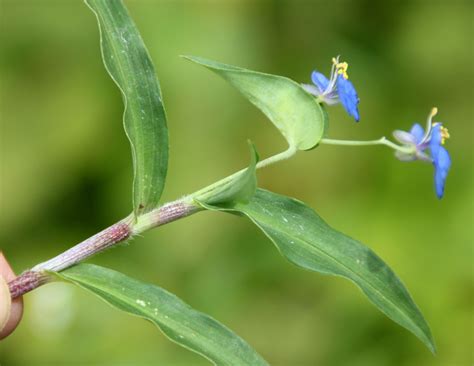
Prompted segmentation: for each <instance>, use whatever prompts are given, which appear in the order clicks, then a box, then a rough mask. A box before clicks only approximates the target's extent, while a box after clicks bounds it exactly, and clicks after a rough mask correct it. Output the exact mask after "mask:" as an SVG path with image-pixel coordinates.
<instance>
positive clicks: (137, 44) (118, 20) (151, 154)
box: [85, 0, 168, 214]
mask: <svg viewBox="0 0 474 366" xmlns="http://www.w3.org/2000/svg"><path fill="white" fill-rule="evenodd" d="M85 2H86V4H87V5H88V6H89V7H90V8H91V9H92V11H93V12H94V13H95V15H96V16H97V20H98V23H99V30H100V44H101V50H102V58H103V61H104V64H105V68H106V69H107V71H108V73H109V74H110V76H111V77H112V79H113V80H114V81H115V83H116V84H117V86H118V87H119V89H120V91H121V92H122V96H123V100H124V104H125V111H124V115H123V123H124V127H125V132H126V134H127V136H128V139H129V140H130V144H131V147H132V157H133V169H134V180H133V206H134V211H135V213H136V214H140V213H143V212H147V211H149V210H151V209H153V208H155V207H156V206H157V205H158V201H159V199H160V197H161V193H162V191H163V187H164V183H165V178H166V172H167V168H168V130H167V127H166V115H165V110H164V107H163V101H162V97H161V91H160V85H159V82H158V79H157V77H156V75H155V69H154V67H153V63H152V61H151V58H150V56H149V54H148V51H147V49H146V47H145V44H144V43H143V40H142V38H141V36H140V33H139V32H138V29H137V27H136V26H135V24H134V23H133V20H132V18H131V17H130V15H129V14H128V11H127V9H126V8H125V6H124V4H123V3H122V1H121V0H86V1H85Z"/></svg>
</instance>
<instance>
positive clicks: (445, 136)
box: [439, 127, 450, 145]
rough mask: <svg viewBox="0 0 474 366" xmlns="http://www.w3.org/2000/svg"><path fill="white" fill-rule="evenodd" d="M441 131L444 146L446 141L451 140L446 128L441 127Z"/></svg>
mask: <svg viewBox="0 0 474 366" xmlns="http://www.w3.org/2000/svg"><path fill="white" fill-rule="evenodd" d="M439 131H440V134H441V144H442V145H444V143H445V142H446V140H447V139H449V138H450V136H449V131H448V129H447V128H446V127H441V128H440V130H439Z"/></svg>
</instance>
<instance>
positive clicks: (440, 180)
mask: <svg viewBox="0 0 474 366" xmlns="http://www.w3.org/2000/svg"><path fill="white" fill-rule="evenodd" d="M437 112H438V110H437V109H436V108H433V110H432V111H431V113H430V115H429V116H428V121H427V127H426V131H425V130H424V129H423V127H421V126H420V125H419V124H418V123H415V124H414V125H413V127H412V128H411V130H410V132H406V131H400V130H396V131H394V133H393V136H394V137H395V138H396V139H397V140H398V141H399V142H401V143H402V144H403V145H404V146H403V147H402V148H401V150H398V151H397V152H396V153H395V155H396V157H397V158H398V159H400V160H402V161H412V160H424V161H429V162H431V163H433V166H434V170H435V174H434V183H435V190H436V195H437V196H438V198H442V197H443V194H444V186H445V183H446V178H447V176H448V171H449V168H450V167H451V158H450V156H449V153H448V151H447V150H446V149H445V148H444V146H443V145H444V143H445V141H446V139H448V138H449V133H448V130H447V129H446V128H445V127H443V124H442V123H441V122H433V121H432V120H433V117H434V116H435V115H436V113H437ZM402 150H403V151H402ZM426 150H429V154H427V153H426Z"/></svg>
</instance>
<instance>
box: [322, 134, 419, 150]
mask: <svg viewBox="0 0 474 366" xmlns="http://www.w3.org/2000/svg"><path fill="white" fill-rule="evenodd" d="M321 143H322V144H327V145H344V146H370V145H385V146H388V147H391V148H392V149H394V150H397V151H400V152H403V153H412V152H413V148H412V147H409V146H400V145H397V144H395V143H393V142H392V141H390V140H388V139H387V138H386V137H385V136H384V137H381V138H379V139H378V140H368V141H353V140H334V139H322V140H321Z"/></svg>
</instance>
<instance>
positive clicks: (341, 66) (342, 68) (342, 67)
mask: <svg viewBox="0 0 474 366" xmlns="http://www.w3.org/2000/svg"><path fill="white" fill-rule="evenodd" d="M348 67H349V65H348V64H347V62H339V63H338V64H336V70H337V73H338V74H339V75H342V76H343V77H344V79H346V80H347V79H349V75H347V68H348Z"/></svg>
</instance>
